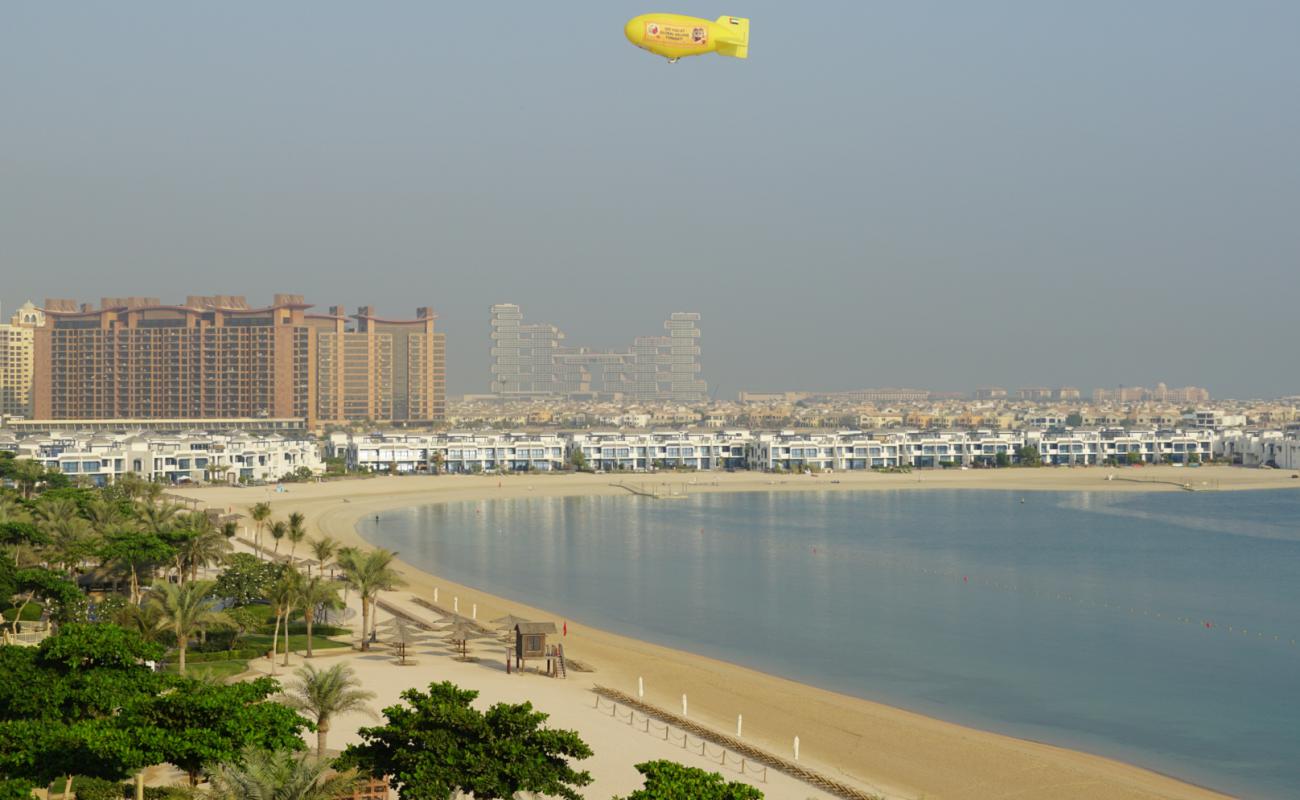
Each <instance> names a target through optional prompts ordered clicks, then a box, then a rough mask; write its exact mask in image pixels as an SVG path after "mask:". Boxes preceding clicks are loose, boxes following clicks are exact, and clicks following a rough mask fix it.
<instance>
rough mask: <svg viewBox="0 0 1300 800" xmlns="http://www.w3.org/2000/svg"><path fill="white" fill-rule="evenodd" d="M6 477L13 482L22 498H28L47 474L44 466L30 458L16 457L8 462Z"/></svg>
mask: <svg viewBox="0 0 1300 800" xmlns="http://www.w3.org/2000/svg"><path fill="white" fill-rule="evenodd" d="M7 472H8V474H6V475H5V477H6V478H8V479H9V480H11V481H13V482H14V485H15V486H17V487H18V491H19V492H21V493H22V495H23V498H24V499H30V498H31V496H32V495H33V494H35V492H36V487H37V486H40V485H41V483H42V482H43V481H44V480H45V478H46V476H47V471H46V469H45V467H44V466H42V465H41V464H39V463H37V462H36V461H33V460H31V459H30V458H16V459H13V461H12V462H10V464H9V466H8V469H7Z"/></svg>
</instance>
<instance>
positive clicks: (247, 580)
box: [212, 553, 282, 606]
mask: <svg viewBox="0 0 1300 800" xmlns="http://www.w3.org/2000/svg"><path fill="white" fill-rule="evenodd" d="M281 572H282V568H281V567H280V566H279V565H277V564H270V563H267V562H265V561H262V560H261V559H259V558H258V557H257V556H255V555H253V554H251V553H234V554H232V555H230V556H228V557H227V558H226V568H225V569H223V570H222V571H221V574H219V575H217V582H216V585H215V586H214V587H213V588H212V593H213V594H215V595H216V596H217V597H221V598H224V599H226V600H229V601H230V602H231V603H232V604H234V605H237V606H246V605H248V604H249V603H254V602H256V601H258V600H261V599H262V598H263V597H265V596H266V590H267V589H268V588H269V587H270V586H271V584H272V583H274V582H275V580H276V578H277V577H279V575H280V573H281Z"/></svg>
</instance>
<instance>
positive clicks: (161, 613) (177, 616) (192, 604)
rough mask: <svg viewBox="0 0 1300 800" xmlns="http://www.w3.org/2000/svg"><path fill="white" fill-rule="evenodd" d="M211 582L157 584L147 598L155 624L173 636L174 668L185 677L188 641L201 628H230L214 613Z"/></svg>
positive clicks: (214, 604) (226, 617)
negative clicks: (177, 655) (175, 650)
mask: <svg viewBox="0 0 1300 800" xmlns="http://www.w3.org/2000/svg"><path fill="white" fill-rule="evenodd" d="M214 585H215V582H214V581H191V582H189V583H186V584H183V585H177V584H174V583H168V582H167V581H160V582H156V583H154V585H153V591H152V592H150V595H149V604H150V605H152V606H154V607H155V608H156V609H158V621H159V624H160V625H162V627H164V628H166V629H167V630H169V631H171V633H172V635H174V636H175V637H176V647H177V650H178V651H179V654H180V655H179V657H178V659H177V667H178V669H179V671H180V674H182V675H184V674H185V652H186V651H187V650H188V649H189V645H190V638H191V637H193V636H194V635H195V634H197V633H198V632H199V631H200V630H201V629H204V628H209V627H211V626H213V625H229V624H231V622H230V617H228V616H226V615H225V614H224V613H223V612H221V611H218V610H217V601H216V600H215V599H214V598H213V597H212V587H213V586H214Z"/></svg>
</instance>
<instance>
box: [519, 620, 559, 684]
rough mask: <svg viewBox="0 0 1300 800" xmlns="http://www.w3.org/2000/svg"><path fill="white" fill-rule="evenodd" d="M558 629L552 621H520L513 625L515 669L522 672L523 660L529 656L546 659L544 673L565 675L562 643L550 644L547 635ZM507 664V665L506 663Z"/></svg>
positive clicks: (557, 675) (552, 634)
mask: <svg viewBox="0 0 1300 800" xmlns="http://www.w3.org/2000/svg"><path fill="white" fill-rule="evenodd" d="M557 632H558V631H557V630H556V628H555V623H554V622H520V623H518V624H516V625H515V669H517V670H519V671H520V672H523V670H524V662H525V661H526V660H527V659H530V658H537V659H542V658H544V659H546V674H547V675H551V676H553V677H560V678H563V677H565V674H566V670H565V667H564V645H562V644H556V645H550V644H547V642H546V637H547V636H554V635H555V634H556V633H557ZM507 666H508V665H507Z"/></svg>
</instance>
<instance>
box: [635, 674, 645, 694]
mask: <svg viewBox="0 0 1300 800" xmlns="http://www.w3.org/2000/svg"><path fill="white" fill-rule="evenodd" d="M636 696H637V697H642V698H644V697H645V679H644V678H637V679H636Z"/></svg>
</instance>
